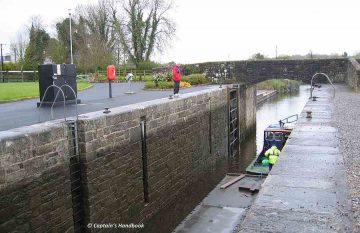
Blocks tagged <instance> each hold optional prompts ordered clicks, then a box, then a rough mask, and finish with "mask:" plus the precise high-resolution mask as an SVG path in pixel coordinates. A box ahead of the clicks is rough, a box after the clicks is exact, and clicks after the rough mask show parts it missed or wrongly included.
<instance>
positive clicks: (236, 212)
mask: <svg viewBox="0 0 360 233" xmlns="http://www.w3.org/2000/svg"><path fill="white" fill-rule="evenodd" d="M244 214H245V209H243V208H235V207H213V206H206V205H202V206H199V208H198V209H196V210H195V212H194V213H193V215H192V218H190V219H185V221H184V223H183V224H180V225H179V227H178V229H175V232H177V233H188V232H201V233H214V232H217V233H228V232H233V229H235V228H236V227H237V224H238V223H239V219H241V218H242V216H243V215H244Z"/></svg>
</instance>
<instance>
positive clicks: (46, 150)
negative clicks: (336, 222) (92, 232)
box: [0, 122, 73, 232]
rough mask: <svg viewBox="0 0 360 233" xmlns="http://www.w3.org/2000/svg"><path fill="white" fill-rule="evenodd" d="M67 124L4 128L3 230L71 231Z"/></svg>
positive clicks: (0, 158) (0, 147)
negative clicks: (13, 128)
mask: <svg viewBox="0 0 360 233" xmlns="http://www.w3.org/2000/svg"><path fill="white" fill-rule="evenodd" d="M67 133H68V132H67V127H66V125H64V124H62V123H59V122H57V123H45V124H39V125H34V126H29V127H23V128H19V129H15V130H12V131H4V132H0V232H71V231H73V217H72V202H71V191H70V173H69V171H68V162H67V161H68V155H69V144H68V134H67Z"/></svg>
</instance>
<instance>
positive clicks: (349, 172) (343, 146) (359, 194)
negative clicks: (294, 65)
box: [333, 85, 360, 232]
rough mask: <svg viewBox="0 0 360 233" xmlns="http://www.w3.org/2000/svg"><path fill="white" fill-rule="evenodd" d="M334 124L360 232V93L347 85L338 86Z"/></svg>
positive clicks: (355, 222) (354, 218) (356, 225)
mask: <svg viewBox="0 0 360 233" xmlns="http://www.w3.org/2000/svg"><path fill="white" fill-rule="evenodd" d="M334 107H335V108H334V116H333V121H334V122H333V123H334V125H335V126H336V127H337V128H338V129H339V135H338V137H339V140H340V150H341V151H342V154H343V156H344V163H345V167H346V176H347V185H348V187H349V191H348V194H349V196H350V197H349V202H351V206H352V216H350V217H352V218H353V221H354V225H355V229H354V232H360V93H356V92H354V91H351V90H350V88H348V87H347V86H345V85H337V86H336V97H335V101H334Z"/></svg>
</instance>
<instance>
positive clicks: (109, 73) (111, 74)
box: [106, 65, 116, 98]
mask: <svg viewBox="0 0 360 233" xmlns="http://www.w3.org/2000/svg"><path fill="white" fill-rule="evenodd" d="M106 76H107V79H108V80H109V98H112V90H111V81H112V80H114V79H115V77H116V72H115V66H114V65H108V67H107V68H106Z"/></svg>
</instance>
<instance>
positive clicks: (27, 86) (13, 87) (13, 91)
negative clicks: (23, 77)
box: [0, 81, 91, 101]
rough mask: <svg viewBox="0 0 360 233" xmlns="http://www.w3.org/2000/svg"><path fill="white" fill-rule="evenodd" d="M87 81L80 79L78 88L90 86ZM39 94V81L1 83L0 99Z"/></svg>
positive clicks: (5, 99) (9, 99)
mask: <svg viewBox="0 0 360 233" xmlns="http://www.w3.org/2000/svg"><path fill="white" fill-rule="evenodd" d="M90 86H91V84H90V83H88V82H86V81H78V82H77V88H78V90H83V89H86V88H88V87H90ZM38 96H39V83H38V82H13V83H0V101H11V100H19V99H26V98H31V97H38Z"/></svg>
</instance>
